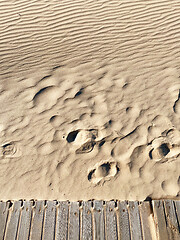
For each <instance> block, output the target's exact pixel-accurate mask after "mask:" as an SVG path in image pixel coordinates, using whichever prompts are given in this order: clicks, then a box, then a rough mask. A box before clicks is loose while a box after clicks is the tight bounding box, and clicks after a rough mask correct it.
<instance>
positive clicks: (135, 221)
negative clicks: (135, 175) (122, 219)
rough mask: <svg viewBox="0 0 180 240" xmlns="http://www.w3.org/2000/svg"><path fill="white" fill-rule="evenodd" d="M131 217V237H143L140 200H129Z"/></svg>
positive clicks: (136, 238)
mask: <svg viewBox="0 0 180 240" xmlns="http://www.w3.org/2000/svg"><path fill="white" fill-rule="evenodd" d="M128 205H129V219H130V231H131V238H132V239H133V240H140V239H143V238H142V232H141V221H140V216H139V208H138V202H136V201H134V202H132V201H129V204H128Z"/></svg>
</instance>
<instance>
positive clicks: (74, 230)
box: [68, 202, 80, 240]
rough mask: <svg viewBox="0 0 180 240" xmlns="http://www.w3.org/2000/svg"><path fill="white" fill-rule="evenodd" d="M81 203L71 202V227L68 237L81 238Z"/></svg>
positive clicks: (74, 239)
mask: <svg viewBox="0 0 180 240" xmlns="http://www.w3.org/2000/svg"><path fill="white" fill-rule="evenodd" d="M79 229H80V228H79V203H78V202H71V203H70V210H69V228H68V230H69V231H68V239H69V240H71V239H72V240H76V239H77V240H79V238H80V231H79Z"/></svg>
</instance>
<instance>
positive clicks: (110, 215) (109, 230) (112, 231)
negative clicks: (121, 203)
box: [106, 201, 118, 240]
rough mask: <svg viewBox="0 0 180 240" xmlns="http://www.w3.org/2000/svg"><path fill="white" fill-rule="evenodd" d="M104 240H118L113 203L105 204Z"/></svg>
mask: <svg viewBox="0 0 180 240" xmlns="http://www.w3.org/2000/svg"><path fill="white" fill-rule="evenodd" d="M106 239H107V240H108V239H109V240H114V239H118V233H117V222H116V212H115V202H114V201H110V202H106Z"/></svg>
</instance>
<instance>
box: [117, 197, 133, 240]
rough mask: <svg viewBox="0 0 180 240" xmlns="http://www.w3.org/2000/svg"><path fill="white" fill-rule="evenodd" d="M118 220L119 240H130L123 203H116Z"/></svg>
mask: <svg viewBox="0 0 180 240" xmlns="http://www.w3.org/2000/svg"><path fill="white" fill-rule="evenodd" d="M118 220H119V235H120V239H122V240H126V239H130V224H129V214H128V209H127V203H126V202H125V201H121V202H118Z"/></svg>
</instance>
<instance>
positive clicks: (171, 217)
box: [164, 200, 180, 240]
mask: <svg viewBox="0 0 180 240" xmlns="http://www.w3.org/2000/svg"><path fill="white" fill-rule="evenodd" d="M164 207H165V214H166V222H167V230H168V234H169V239H177V240H178V239H180V235H179V227H178V222H177V218H176V212H175V208H174V203H173V201H172V200H164Z"/></svg>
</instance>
